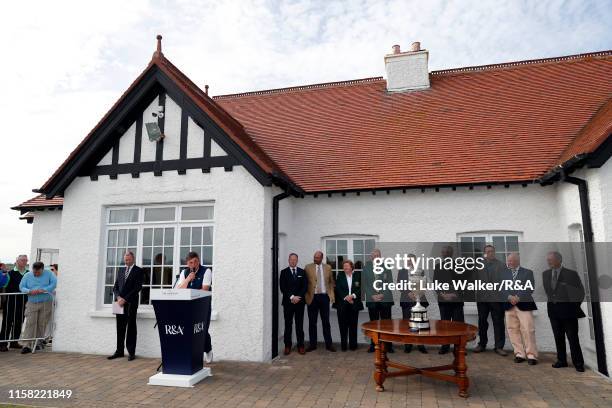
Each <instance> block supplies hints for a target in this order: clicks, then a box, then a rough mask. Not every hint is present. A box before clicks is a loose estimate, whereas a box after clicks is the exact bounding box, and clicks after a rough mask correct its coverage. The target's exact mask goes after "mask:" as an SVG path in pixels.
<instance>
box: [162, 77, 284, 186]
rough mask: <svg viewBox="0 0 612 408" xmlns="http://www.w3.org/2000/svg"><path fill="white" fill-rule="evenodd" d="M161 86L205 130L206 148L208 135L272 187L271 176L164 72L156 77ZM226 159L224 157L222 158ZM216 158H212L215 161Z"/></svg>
mask: <svg viewBox="0 0 612 408" xmlns="http://www.w3.org/2000/svg"><path fill="white" fill-rule="evenodd" d="M156 77H157V79H158V81H159V83H160V84H161V86H162V87H163V88H164V89H165V90H166V92H167V94H168V96H170V97H171V98H172V99H173V100H174V101H180V102H177V103H180V104H181V106H180V107H181V108H182V109H184V110H187V114H188V115H189V116H190V117H191V119H192V120H193V121H194V122H195V123H196V124H197V125H198V126H200V127H201V128H202V129H204V137H205V143H204V146H205V148H206V135H207V134H208V136H209V137H211V138H212V139H213V140H214V141H215V142H217V143H218V144H219V146H221V148H222V149H223V150H225V152H226V153H227V154H228V155H229V156H231V157H234V158H236V160H237V163H236V164H235V165H242V166H244V167H245V168H246V170H247V171H248V172H249V173H251V175H252V176H253V177H255V179H256V180H257V181H259V183H260V184H262V185H264V186H270V185H272V180H271V177H270V175H268V174H267V173H266V172H265V171H264V170H263V169H262V168H261V167H259V165H258V164H257V163H256V162H255V161H254V160H253V159H252V158H251V157H250V156H249V155H248V154H247V153H246V152H245V151H244V150H242V148H241V147H240V146H238V144H237V143H236V142H234V141H233V140H232V139H231V138H230V137H229V136H228V135H227V134H226V133H225V132H224V131H223V129H221V127H220V126H219V125H217V123H215V121H214V120H212V119H211V118H210V117H209V116H208V115H206V114H205V113H204V112H203V111H202V110H201V109H200V108H199V107H198V106H197V105H196V104H195V103H194V102H193V101H192V100H191V99H190V98H188V97H187V95H185V93H184V92H183V91H182V90H181V89H180V88H179V87H178V86H177V85H176V84H175V83H174V82H173V81H172V80H170V78H168V76H166V75H165V74H164V73H163V72H158V73H157V75H156ZM221 157H224V156H221ZM215 158H216V157H211V159H215Z"/></svg>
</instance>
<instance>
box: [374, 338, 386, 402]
mask: <svg viewBox="0 0 612 408" xmlns="http://www.w3.org/2000/svg"><path fill="white" fill-rule="evenodd" d="M374 343H375V353H374V365H375V366H376V371H374V381H376V391H379V392H381V391H384V390H385V387H383V382H385V376H386V373H387V355H386V353H385V346H384V344H383V343H382V342H381V341H379V340H378V338H376V339H375V340H374Z"/></svg>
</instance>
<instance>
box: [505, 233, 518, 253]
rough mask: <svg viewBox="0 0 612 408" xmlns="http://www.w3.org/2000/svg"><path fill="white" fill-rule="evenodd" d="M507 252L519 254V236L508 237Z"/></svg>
mask: <svg viewBox="0 0 612 408" xmlns="http://www.w3.org/2000/svg"><path fill="white" fill-rule="evenodd" d="M506 250H507V251H508V252H518V250H519V245H518V236H516V235H508V236H507V237H506Z"/></svg>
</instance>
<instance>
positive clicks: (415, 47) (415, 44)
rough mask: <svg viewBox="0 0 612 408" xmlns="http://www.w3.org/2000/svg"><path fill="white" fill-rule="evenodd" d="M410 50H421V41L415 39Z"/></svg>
mask: <svg viewBox="0 0 612 408" xmlns="http://www.w3.org/2000/svg"><path fill="white" fill-rule="evenodd" d="M410 51H412V52H416V51H421V43H420V42H419V41H415V42H413V43H412V44H410Z"/></svg>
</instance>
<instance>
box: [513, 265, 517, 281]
mask: <svg viewBox="0 0 612 408" xmlns="http://www.w3.org/2000/svg"><path fill="white" fill-rule="evenodd" d="M516 275H518V268H516V269H513V270H512V280H516Z"/></svg>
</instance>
